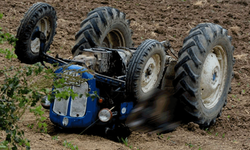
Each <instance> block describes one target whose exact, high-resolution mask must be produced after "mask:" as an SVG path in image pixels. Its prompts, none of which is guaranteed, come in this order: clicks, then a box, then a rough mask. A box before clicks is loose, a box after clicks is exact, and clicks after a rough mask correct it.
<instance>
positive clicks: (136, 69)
mask: <svg viewBox="0 0 250 150" xmlns="http://www.w3.org/2000/svg"><path fill="white" fill-rule="evenodd" d="M165 62H166V53H165V48H164V46H163V45H162V44H161V43H160V42H158V41H156V40H151V39H150V40H146V41H144V42H143V43H142V44H141V45H140V46H139V47H138V48H137V49H136V52H135V53H134V54H133V56H132V58H131V60H130V62H129V65H128V70H127V73H126V92H127V93H128V95H129V96H131V98H132V99H134V101H138V100H143V99H145V98H146V96H148V93H149V92H150V91H151V90H153V89H155V88H157V87H158V86H159V85H160V82H161V79H162V76H163V71H164V68H165Z"/></svg>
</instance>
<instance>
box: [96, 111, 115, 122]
mask: <svg viewBox="0 0 250 150" xmlns="http://www.w3.org/2000/svg"><path fill="white" fill-rule="evenodd" d="M98 117H99V119H100V120H101V121H102V122H108V121H109V120H110V119H111V118H112V112H111V111H110V110H109V109H108V108H103V109H102V110H100V111H99V114H98Z"/></svg>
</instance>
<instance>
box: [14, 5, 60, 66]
mask: <svg viewBox="0 0 250 150" xmlns="http://www.w3.org/2000/svg"><path fill="white" fill-rule="evenodd" d="M56 20H57V17H56V11H55V10H54V8H53V7H52V6H50V5H49V4H47V3H41V2H39V3H35V4H34V5H32V6H31V7H30V8H29V10H28V11H27V12H26V13H25V15H24V18H23V19H22V20H21V24H20V26H19V28H18V30H17V35H16V38H18V41H17V43H16V47H15V53H16V54H17V56H18V59H19V60H21V62H24V63H28V64H33V63H36V62H38V61H39V49H40V40H39V39H38V38H34V37H33V36H34V33H35V32H36V31H38V30H39V31H42V32H43V33H44V34H45V36H46V43H45V50H46V51H48V50H49V47H50V44H51V43H52V41H53V37H54V35H55V32H56V26H57V24H56Z"/></svg>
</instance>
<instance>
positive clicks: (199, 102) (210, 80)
mask: <svg viewBox="0 0 250 150" xmlns="http://www.w3.org/2000/svg"><path fill="white" fill-rule="evenodd" d="M233 51H234V47H233V46H232V44H231V37H230V36H228V35H227V30H226V29H224V28H222V27H221V26H220V25H216V24H212V23H202V24H199V25H198V26H196V27H195V28H193V29H192V30H191V31H190V33H189V35H188V36H187V37H186V38H185V39H184V42H183V48H182V49H181V50H180V51H179V53H178V55H179V58H178V62H177V64H176V66H175V71H176V74H175V80H174V82H173V85H174V86H175V89H176V93H175V95H176V96H177V97H178V98H179V99H180V101H181V103H182V104H183V108H184V110H185V111H186V112H187V114H188V116H189V117H188V118H189V121H193V122H195V123H197V124H199V125H200V126H201V127H208V126H209V125H211V124H213V123H215V121H216V118H217V117H219V116H220V114H221V111H222V108H223V106H225V105H226V99H227V94H228V92H229V89H230V84H231V78H232V74H233V61H234V60H233ZM190 117H191V118H190Z"/></svg>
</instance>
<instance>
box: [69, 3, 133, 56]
mask: <svg viewBox="0 0 250 150" xmlns="http://www.w3.org/2000/svg"><path fill="white" fill-rule="evenodd" d="M80 27H81V29H80V30H79V31H78V32H77V33H76V35H75V39H76V44H75V46H74V47H73V49H72V50H71V52H72V54H73V56H77V55H79V54H80V53H81V51H82V50H83V49H84V48H91V47H108V48H118V47H132V46H133V41H132V38H131V35H132V30H131V29H130V28H129V21H128V20H126V19H125V14H124V13H123V12H120V11H119V10H117V9H115V8H111V7H99V8H96V9H94V10H93V11H91V12H89V14H88V17H87V18H86V19H85V20H83V21H82V22H81V25H80Z"/></svg>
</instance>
